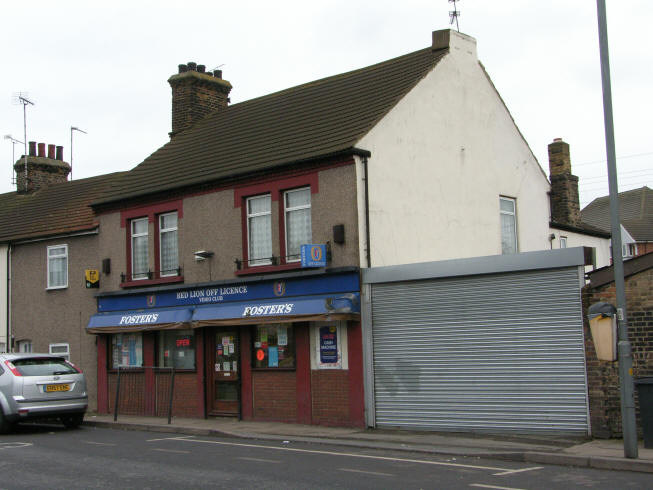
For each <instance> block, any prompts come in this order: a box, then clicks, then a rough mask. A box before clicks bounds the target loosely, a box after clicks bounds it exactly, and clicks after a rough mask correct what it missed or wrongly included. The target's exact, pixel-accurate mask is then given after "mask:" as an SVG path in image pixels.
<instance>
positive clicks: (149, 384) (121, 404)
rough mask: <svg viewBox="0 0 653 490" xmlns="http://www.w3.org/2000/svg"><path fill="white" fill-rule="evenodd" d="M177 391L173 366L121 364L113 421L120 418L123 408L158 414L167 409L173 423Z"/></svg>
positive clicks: (135, 411)
mask: <svg viewBox="0 0 653 490" xmlns="http://www.w3.org/2000/svg"><path fill="white" fill-rule="evenodd" d="M166 385H167V386H166ZM174 392H175V368H174V367H171V368H163V367H154V366H144V367H126V366H118V369H117V376H116V392H115V399H114V408H113V421H114V422H116V421H117V420H118V412H119V411H120V409H121V408H122V409H123V413H124V412H125V411H126V412H129V413H131V414H136V415H159V414H160V413H161V412H162V411H165V412H166V413H167V416H168V424H170V423H171V422H172V402H173V399H174ZM162 395H164V399H163V400H162V399H161V398H162ZM165 395H167V396H165Z"/></svg>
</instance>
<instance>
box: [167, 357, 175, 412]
mask: <svg viewBox="0 0 653 490" xmlns="http://www.w3.org/2000/svg"><path fill="white" fill-rule="evenodd" d="M174 394H175V368H174V367H173V368H172V374H171V375H170V404H169V405H168V425H170V423H171V422H172V397H173V396H174Z"/></svg>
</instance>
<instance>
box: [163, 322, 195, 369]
mask: <svg viewBox="0 0 653 490" xmlns="http://www.w3.org/2000/svg"><path fill="white" fill-rule="evenodd" d="M157 346H158V353H157V358H158V366H159V367H174V368H175V369H195V331H194V330H191V329H188V330H161V331H160V332H159V336H158V342H157Z"/></svg>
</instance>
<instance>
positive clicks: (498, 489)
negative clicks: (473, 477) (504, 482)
mask: <svg viewBox="0 0 653 490" xmlns="http://www.w3.org/2000/svg"><path fill="white" fill-rule="evenodd" d="M469 486H470V487H480V488H494V489H495V490H524V489H523V488H515V487H497V486H496V485H483V484H482V483H470V484H469Z"/></svg>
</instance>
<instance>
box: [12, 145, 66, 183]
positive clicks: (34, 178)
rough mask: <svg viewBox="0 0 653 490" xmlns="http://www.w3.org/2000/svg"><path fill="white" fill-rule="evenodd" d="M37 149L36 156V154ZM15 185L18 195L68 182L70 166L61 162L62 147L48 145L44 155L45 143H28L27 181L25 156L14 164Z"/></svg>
mask: <svg viewBox="0 0 653 490" xmlns="http://www.w3.org/2000/svg"><path fill="white" fill-rule="evenodd" d="M37 147H38V154H37ZM14 170H15V171H16V185H17V189H16V190H17V191H18V193H19V194H27V193H30V192H34V191H37V190H38V189H41V188H43V187H47V186H48V185H52V184H59V183H61V182H66V181H67V180H68V174H69V173H70V165H69V164H68V163H67V162H64V161H63V146H55V145H48V154H47V156H46V154H45V143H38V145H37V143H36V141H30V142H29V152H28V156H27V179H26V178H25V156H24V155H23V156H22V157H20V159H19V160H18V161H17V162H16V163H15V164H14Z"/></svg>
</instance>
